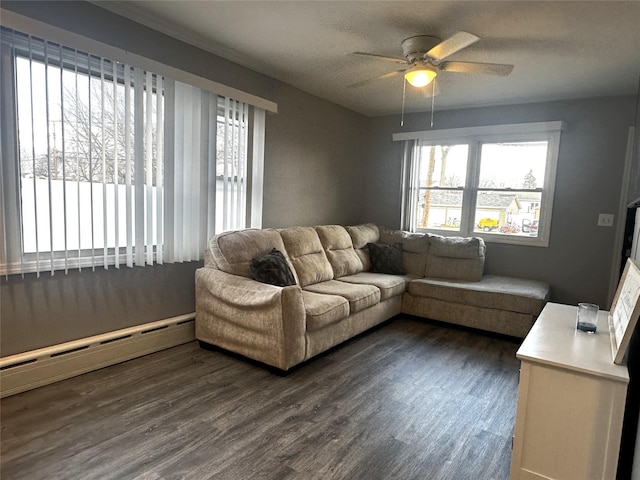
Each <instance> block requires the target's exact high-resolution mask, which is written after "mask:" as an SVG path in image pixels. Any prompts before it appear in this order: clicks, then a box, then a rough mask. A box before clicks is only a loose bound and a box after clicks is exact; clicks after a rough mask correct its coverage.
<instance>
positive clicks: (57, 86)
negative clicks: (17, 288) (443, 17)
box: [0, 27, 264, 275]
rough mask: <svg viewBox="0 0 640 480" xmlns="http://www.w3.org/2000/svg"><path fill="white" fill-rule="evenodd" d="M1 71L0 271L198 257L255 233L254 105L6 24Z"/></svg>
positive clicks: (257, 117) (258, 136)
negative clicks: (213, 238)
mask: <svg viewBox="0 0 640 480" xmlns="http://www.w3.org/2000/svg"><path fill="white" fill-rule="evenodd" d="M1 62H2V64H1V67H2V68H1V73H0V78H1V80H2V90H1V91H0V102H1V104H0V106H1V112H2V113H1V114H2V118H1V120H2V125H3V128H2V144H1V147H2V158H3V161H2V165H1V168H0V181H1V182H2V209H1V210H2V211H1V212H0V213H1V220H2V221H1V222H0V232H1V234H0V242H1V243H0V273H2V274H4V275H8V274H11V273H25V272H38V274H39V273H40V271H42V270H45V269H46V270H50V271H51V273H52V274H53V272H54V271H55V270H58V269H64V270H65V271H66V270H68V269H69V268H83V267H91V268H95V267H96V266H97V265H103V266H104V268H108V267H109V266H110V265H114V266H115V267H119V266H120V265H125V264H126V265H127V266H130V267H132V266H133V265H146V264H152V263H154V262H156V263H164V262H176V261H178V262H180V261H190V260H198V259H201V258H202V252H203V251H204V245H205V243H206V240H207V239H208V237H209V236H210V235H212V234H214V233H218V232H221V231H225V230H231V229H237V228H244V227H246V226H249V225H251V226H259V223H260V219H259V218H258V217H259V216H261V198H255V197H258V196H259V197H261V184H262V142H263V141H264V136H263V129H264V110H262V109H260V108H257V107H251V106H250V105H249V104H247V103H244V102H241V101H238V100H234V99H232V98H229V97H227V96H221V95H218V94H216V93H213V92H210V91H206V90H203V89H201V88H199V87H196V86H194V85H190V84H186V83H183V82H179V81H176V80H174V79H172V78H169V77H165V76H163V75H161V74H158V73H155V72H151V71H149V70H146V69H143V68H140V67H135V66H131V65H127V64H126V63H121V62H118V61H115V60H112V59H108V58H104V57H100V56H97V55H93V54H90V53H86V52H82V51H79V50H76V49H74V48H70V47H66V46H64V45H61V44H58V43H54V42H50V41H47V40H44V39H41V38H37V37H34V36H31V35H28V34H24V33H20V32H17V31H14V30H11V29H9V28H5V27H2V50H1ZM250 132H251V133H252V135H249V133H250Z"/></svg>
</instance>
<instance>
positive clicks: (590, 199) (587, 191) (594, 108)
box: [364, 97, 635, 308]
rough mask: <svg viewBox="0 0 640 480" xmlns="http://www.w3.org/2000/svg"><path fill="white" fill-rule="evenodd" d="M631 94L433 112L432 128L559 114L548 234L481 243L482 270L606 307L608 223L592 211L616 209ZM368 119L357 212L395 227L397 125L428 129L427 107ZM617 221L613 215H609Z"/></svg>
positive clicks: (557, 297)
mask: <svg viewBox="0 0 640 480" xmlns="http://www.w3.org/2000/svg"><path fill="white" fill-rule="evenodd" d="M634 116H635V97H613V98H600V99H588V100H578V101H565V102H552V103H543V104H527V105H514V106H507V107H493V108H474V109H461V110H452V111H443V112H439V111H436V113H435V124H434V127H435V128H437V129H444V128H458V127H469V126H478V125H493V124H508V123H524V122H542V121H554V120H562V121H564V122H565V123H564V130H563V132H562V137H561V140H560V153H559V158H558V170H557V178H556V189H555V197H554V203H553V219H552V224H551V237H550V242H549V247H548V248H542V247H522V246H514V245H504V244H498V243H489V244H488V247H487V261H486V268H485V271H486V272H487V273H494V274H501V275H512V276H524V277H530V278H536V279H541V280H546V281H548V282H549V283H550V284H551V286H552V300H554V301H556V302H560V303H568V304H576V303H577V302H579V301H589V302H594V303H597V304H599V305H601V306H602V308H608V307H609V305H608V303H607V302H608V294H609V278H610V274H611V265H612V258H613V252H614V248H617V247H618V246H615V245H614V237H615V229H614V228H605V227H598V226H597V225H596V224H597V220H598V214H599V213H616V214H617V210H618V202H619V201H620V186H621V184H622V172H623V168H624V162H625V150H626V146H627V136H628V129H629V127H630V126H632V125H633V123H634ZM399 125H400V120H399V118H398V117H397V116H389V117H380V118H376V119H373V120H372V121H371V137H370V143H369V145H370V150H369V158H368V161H367V170H368V172H369V177H368V178H367V181H366V182H365V184H366V185H367V186H368V190H367V192H366V197H365V210H364V212H365V217H366V218H367V219H369V220H371V221H374V222H377V223H380V224H384V225H388V226H390V227H397V226H398V225H399V222H400V197H399V195H398V191H399V188H400V142H392V140H391V135H392V133H395V132H400V131H408V132H410V131H417V130H428V125H429V114H414V115H409V116H408V117H406V118H405V126H404V127H403V128H402V129H401V127H400V126H399ZM616 220H618V215H616Z"/></svg>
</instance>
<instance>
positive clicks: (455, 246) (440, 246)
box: [425, 235, 485, 282]
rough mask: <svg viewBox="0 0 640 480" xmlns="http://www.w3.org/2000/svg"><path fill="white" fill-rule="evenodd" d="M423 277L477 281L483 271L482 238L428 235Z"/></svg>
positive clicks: (483, 250) (483, 246)
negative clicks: (429, 245) (427, 251)
mask: <svg viewBox="0 0 640 480" xmlns="http://www.w3.org/2000/svg"><path fill="white" fill-rule="evenodd" d="M430 242H431V248H430V249H429V254H428V255H427V265H426V268H425V277H433V278H446V279H451V280H466V281H470V282H478V281H480V280H481V279H482V273H483V271H484V258H485V257H484V253H485V243H484V240H483V239H482V238H478V237H472V238H466V237H465V238H463V237H441V236H439V235H431V236H430Z"/></svg>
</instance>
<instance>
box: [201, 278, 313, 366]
mask: <svg viewBox="0 0 640 480" xmlns="http://www.w3.org/2000/svg"><path fill="white" fill-rule="evenodd" d="M305 331H306V320H305V310H304V302H303V300H302V290H301V288H300V287H299V286H298V285H292V286H289V287H276V286H273V285H268V284H265V283H260V282H257V281H255V280H252V279H250V278H246V277H242V276H238V275H233V274H230V273H225V272H223V271H221V270H217V269H215V268H207V267H204V268H199V269H198V270H196V338H197V339H198V340H202V341H204V342H207V343H211V344H213V345H217V346H219V347H221V348H224V349H226V350H230V351H232V352H236V353H239V354H241V355H244V356H246V357H249V358H252V359H254V360H258V361H260V362H263V363H266V364H268V365H272V366H274V367H277V368H280V369H282V370H287V369H289V368H290V367H291V366H293V365H296V364H297V363H300V362H302V361H303V360H304V359H305Z"/></svg>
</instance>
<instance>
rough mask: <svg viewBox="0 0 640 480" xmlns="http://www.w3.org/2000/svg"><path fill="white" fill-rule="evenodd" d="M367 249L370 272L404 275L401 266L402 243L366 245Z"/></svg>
mask: <svg viewBox="0 0 640 480" xmlns="http://www.w3.org/2000/svg"><path fill="white" fill-rule="evenodd" d="M367 248H368V249H369V258H370V260H371V271H372V272H375V273H389V274H392V275H404V274H405V271H404V266H403V264H402V243H389V244H387V243H367Z"/></svg>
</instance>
